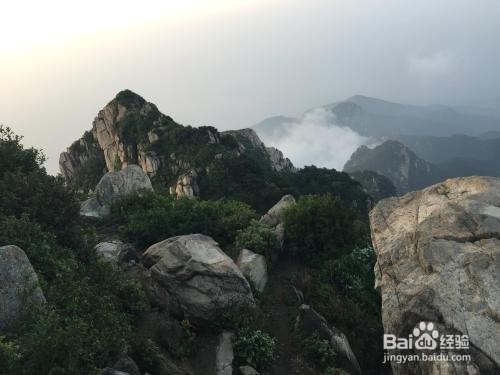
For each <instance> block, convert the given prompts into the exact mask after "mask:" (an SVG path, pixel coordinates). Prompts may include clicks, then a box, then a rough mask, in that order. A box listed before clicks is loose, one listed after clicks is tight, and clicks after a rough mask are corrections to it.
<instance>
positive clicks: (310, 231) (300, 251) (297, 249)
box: [284, 194, 369, 265]
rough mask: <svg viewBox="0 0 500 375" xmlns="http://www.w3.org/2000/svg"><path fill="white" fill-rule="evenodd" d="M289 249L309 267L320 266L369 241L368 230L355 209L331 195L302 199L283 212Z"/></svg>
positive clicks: (365, 222) (364, 221) (365, 221)
mask: <svg viewBox="0 0 500 375" xmlns="http://www.w3.org/2000/svg"><path fill="white" fill-rule="evenodd" d="M284 224H285V230H286V233H287V244H288V249H289V250H290V251H291V252H292V254H294V255H296V256H298V257H299V258H301V259H304V260H305V261H306V262H307V263H308V264H310V265H313V264H321V263H322V262H324V261H325V260H327V259H335V258H338V257H340V256H342V255H343V254H346V253H348V252H349V251H350V250H351V249H352V248H354V247H356V246H363V245H366V244H367V243H368V241H369V228H368V223H367V220H366V219H365V218H363V217H362V216H361V215H360V214H359V213H358V212H357V211H356V210H355V209H354V208H352V207H351V206H349V205H348V204H346V203H345V202H344V201H343V200H341V199H340V198H338V197H335V196H333V195H331V194H325V195H323V196H305V197H301V198H300V199H299V200H298V202H297V204H295V205H293V206H291V207H289V208H288V209H287V210H286V211H285V212H284Z"/></svg>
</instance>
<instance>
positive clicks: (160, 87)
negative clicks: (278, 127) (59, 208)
mask: <svg viewBox="0 0 500 375" xmlns="http://www.w3.org/2000/svg"><path fill="white" fill-rule="evenodd" d="M26 9H29V10H30V11H29V12H27V11H26ZM499 16H500V3H499V2H496V1H493V0H480V1H477V2H474V3H472V2H470V1H465V0H463V1H462V0H460V1H451V0H447V1H441V2H439V3H437V2H435V1H431V0H425V1H421V2H418V3H415V2H410V1H401V0H387V1H384V2H376V3H375V2H370V1H367V0H364V1H362V0H360V1H344V0H342V1H331V0H318V1H310V2H307V3H305V2H301V1H275V0H270V1H238V2H235V1H228V0H214V1H200V0H188V1H180V0H178V1H170V2H162V1H154V0H151V1H145V2H144V3H141V5H140V6H136V3H134V2H131V1H121V2H118V1H109V2H106V4H101V3H99V2H98V1H95V0H92V1H88V2H86V3H83V4H79V5H78V6H77V7H76V8H75V5H74V4H66V2H64V1H62V0H49V1H47V2H44V3H43V4H42V3H38V2H35V1H26V2H23V3H11V4H8V5H5V6H4V9H2V14H1V15H0V31H1V32H2V35H5V36H7V37H6V38H3V40H2V41H0V82H1V83H2V84H1V85H0V123H2V124H4V125H7V126H10V127H12V128H13V129H14V130H15V131H16V132H17V133H19V134H21V135H24V136H25V143H26V145H28V146H36V147H40V148H43V149H44V150H45V152H46V154H47V156H48V157H49V160H48V163H47V168H48V170H49V172H51V173H55V172H56V171H57V162H58V155H59V153H60V152H62V151H64V150H65V148H66V147H68V146H69V145H70V144H71V143H72V142H73V141H74V140H76V139H77V138H79V137H80V136H81V135H82V133H83V132H84V131H85V130H87V129H90V127H91V124H92V121H93V119H94V117H95V115H96V114H97V112H98V111H99V110H100V109H101V108H102V107H103V106H104V105H105V104H106V103H107V102H109V101H110V100H111V99H112V98H113V97H114V96H115V95H116V93H117V92H119V91H120V90H123V89H125V88H128V89H131V90H132V91H134V92H137V93H138V94H140V95H141V96H143V97H144V98H145V99H146V100H148V101H151V102H153V103H155V104H156V105H157V106H158V108H159V109H160V110H161V111H162V112H163V113H165V114H168V115H170V116H172V117H173V118H174V119H175V120H176V121H177V122H179V123H182V124H191V125H194V126H199V125H213V126H216V127H218V128H220V129H223V130H224V129H229V128H241V127H246V126H251V125H253V124H255V123H257V122H259V121H261V120H262V119H264V118H267V117H270V116H274V115H291V116H298V115H300V114H301V113H302V112H303V111H304V110H307V109H309V108H312V107H316V106H319V105H323V104H327V103H330V102H334V101H338V100H342V99H346V98H348V97H350V96H353V95H356V94H360V95H366V96H371V97H376V98H380V99H384V100H388V101H394V102H400V103H408V104H416V105H424V104H443V105H456V106H478V107H490V108H494V109H496V110H499V109H500V69H498V66H500V47H499V46H498V43H497V42H496V36H497V35H499V31H500V24H499V23H498V19H499Z"/></svg>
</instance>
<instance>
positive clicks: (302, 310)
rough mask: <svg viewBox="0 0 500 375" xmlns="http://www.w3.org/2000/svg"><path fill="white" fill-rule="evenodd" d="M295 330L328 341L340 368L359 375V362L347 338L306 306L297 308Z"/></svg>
mask: <svg viewBox="0 0 500 375" xmlns="http://www.w3.org/2000/svg"><path fill="white" fill-rule="evenodd" d="M295 330H296V331H298V332H300V333H301V334H303V335H314V334H316V335H318V336H319V337H320V338H321V339H323V340H328V342H329V343H330V346H331V347H332V349H333V350H334V351H335V353H337V360H338V361H339V365H340V366H342V368H345V369H346V370H348V371H349V373H350V374H361V368H360V367H359V362H358V360H357V358H356V356H355V355H354V353H353V351H352V349H351V345H350V344H349V340H347V337H346V336H345V335H344V334H343V333H342V332H341V331H340V330H338V329H337V328H335V327H332V326H329V325H328V322H327V321H326V319H325V318H324V317H323V316H321V315H320V314H319V313H317V312H316V311H315V310H314V309H313V308H311V307H310V306H308V305H301V306H300V307H299V315H298V316H297V320H296V322H295Z"/></svg>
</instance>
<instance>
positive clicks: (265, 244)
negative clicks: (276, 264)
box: [235, 220, 280, 260]
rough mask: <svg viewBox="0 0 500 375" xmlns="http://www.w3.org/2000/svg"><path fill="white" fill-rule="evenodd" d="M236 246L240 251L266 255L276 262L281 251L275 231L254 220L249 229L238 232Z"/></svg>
mask: <svg viewBox="0 0 500 375" xmlns="http://www.w3.org/2000/svg"><path fill="white" fill-rule="evenodd" d="M235 245H236V247H238V248H240V249H248V250H252V251H253V252H255V253H258V254H262V255H265V256H266V258H267V259H269V260H274V259H275V258H276V257H277V255H278V251H279V249H280V243H279V241H278V238H277V237H276V234H275V233H274V231H273V230H272V229H271V228H270V227H269V226H268V225H266V224H264V223H261V222H259V221H258V220H252V221H251V223H250V225H249V226H248V227H247V228H245V229H240V230H238V234H237V236H236V240H235Z"/></svg>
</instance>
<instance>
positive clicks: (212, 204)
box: [112, 193, 256, 247]
mask: <svg viewBox="0 0 500 375" xmlns="http://www.w3.org/2000/svg"><path fill="white" fill-rule="evenodd" d="M112 211H113V213H114V214H115V216H116V217H117V218H118V220H120V221H122V222H124V227H123V232H124V234H125V236H126V237H128V238H129V239H130V240H133V241H135V242H137V243H138V244H139V245H140V246H142V247H146V246H149V245H151V244H153V243H156V242H159V241H162V240H164V239H166V238H169V237H173V236H178V235H183V234H191V233H203V234H206V235H208V236H211V237H213V238H214V239H215V240H216V241H218V242H219V243H220V244H221V246H225V245H228V244H231V243H233V241H234V239H235V236H236V233H237V231H238V230H241V229H244V228H246V227H247V226H248V225H249V224H250V221H251V220H252V219H254V218H256V213H255V212H254V211H253V210H252V209H251V208H250V207H249V206H248V205H246V204H244V203H240V202H236V201H231V200H218V201H201V200H198V199H189V198H182V199H173V198H172V197H169V196H167V195H162V194H155V193H149V194H145V195H143V196H140V197H139V196H130V197H128V198H125V199H124V200H122V201H120V202H118V203H117V204H116V205H115V206H114V207H113V210H112Z"/></svg>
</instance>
